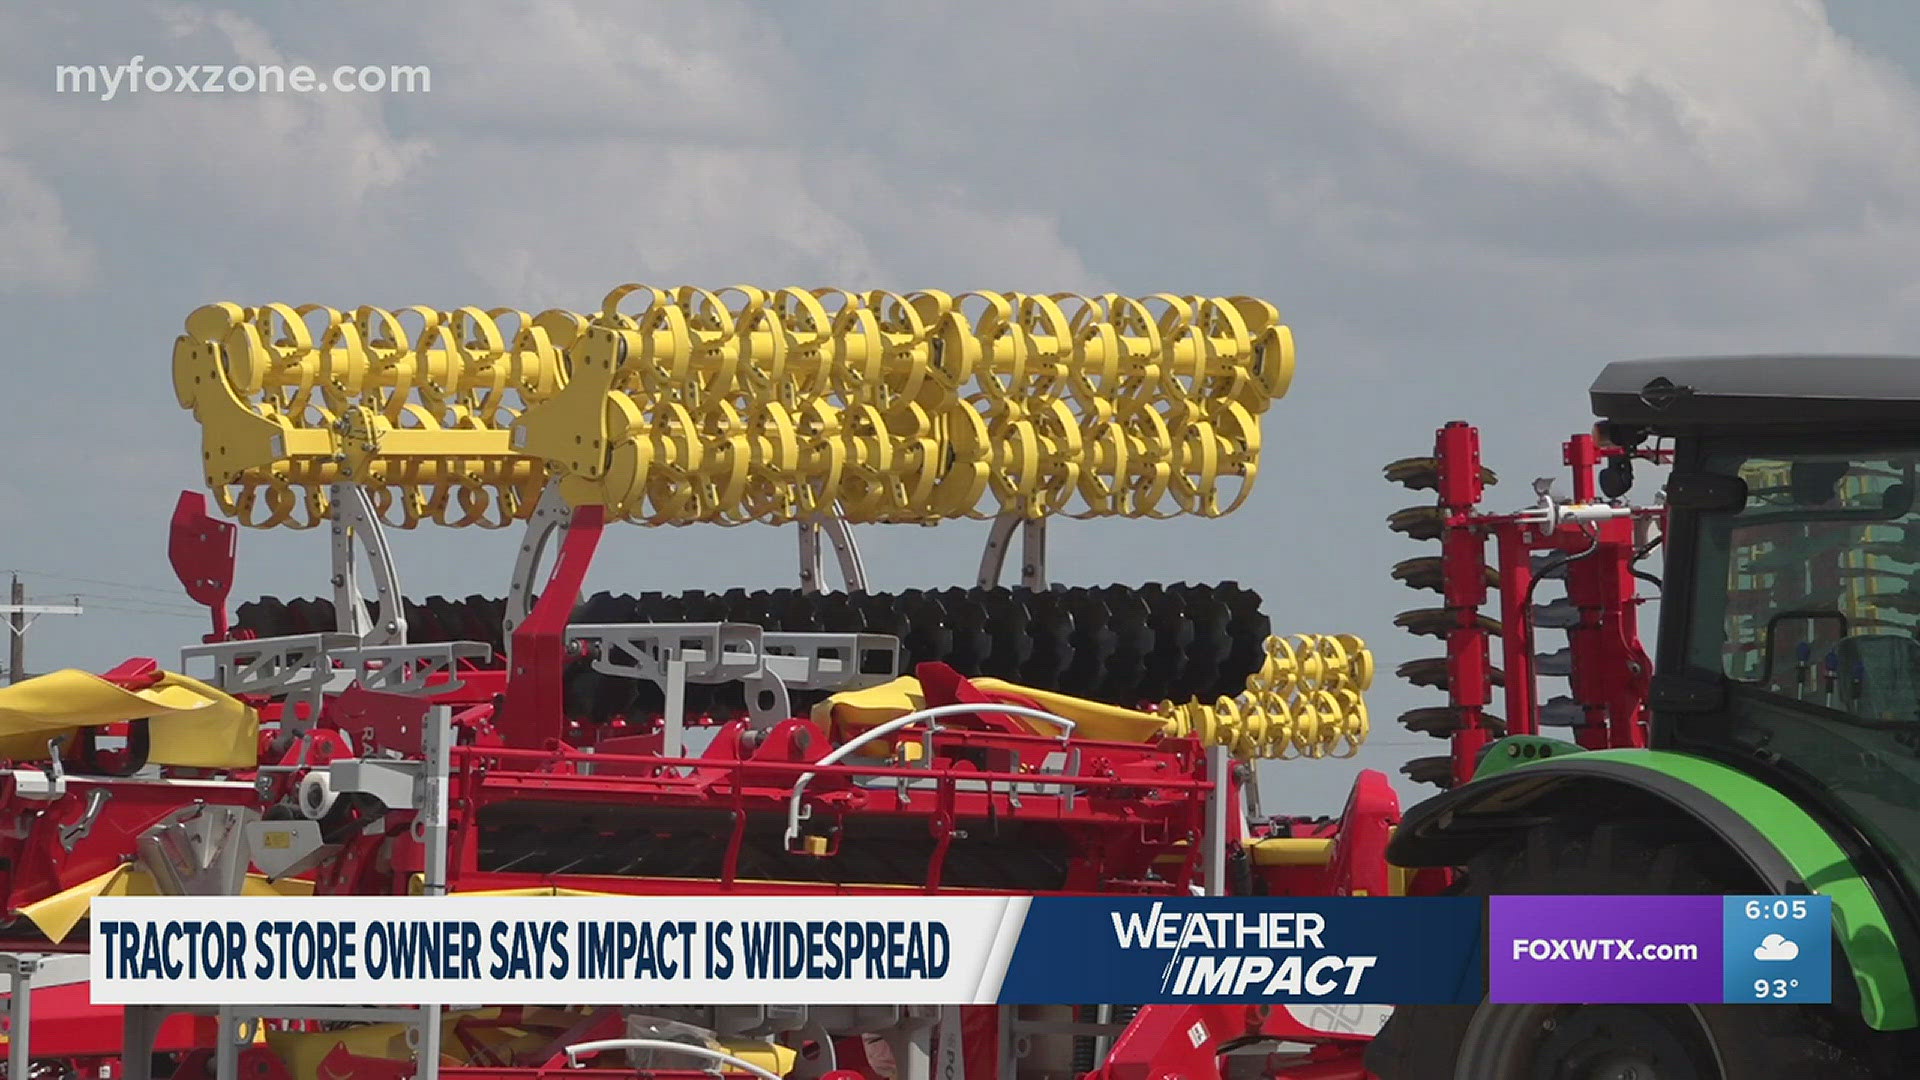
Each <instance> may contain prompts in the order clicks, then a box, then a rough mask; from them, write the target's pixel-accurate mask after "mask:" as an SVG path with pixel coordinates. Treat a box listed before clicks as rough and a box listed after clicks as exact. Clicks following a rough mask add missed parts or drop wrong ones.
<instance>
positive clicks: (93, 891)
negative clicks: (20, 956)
mask: <svg viewBox="0 0 1920 1080" xmlns="http://www.w3.org/2000/svg"><path fill="white" fill-rule="evenodd" d="M312 892H313V883H312V882H310V881H299V880H294V879H288V880H286V881H281V882H270V881H268V880H267V878H266V875H265V874H248V875H247V880H246V882H245V883H244V887H243V888H242V889H241V890H240V895H242V896H307V895H310V894H312ZM158 895H160V889H159V887H158V886H157V885H155V884H154V881H153V875H151V874H149V873H147V872H146V871H145V870H141V869H139V868H138V867H136V866H135V865H133V864H132V863H122V864H120V865H119V866H116V867H114V868H113V869H111V870H109V871H107V872H106V873H104V874H101V875H100V876H99V877H95V878H89V879H88V880H86V881H83V882H81V883H80V884H78V885H73V886H69V887H68V888H65V889H62V890H60V891H59V892H57V893H54V894H53V895H52V896H49V897H45V898H44V899H40V900H35V901H34V902H33V903H31V904H28V905H27V906H26V907H23V908H21V909H20V914H22V915H25V916H26V917H27V918H28V919H30V920H32V921H33V925H35V926H37V927H39V928H40V932H41V933H43V934H45V935H47V940H49V941H62V940H65V938H66V936H67V935H68V934H70V933H72V932H73V928H74V927H75V926H78V925H79V924H80V920H81V919H84V918H86V917H87V913H88V912H89V911H91V910H92V909H93V898H94V897H96V896H158Z"/></svg>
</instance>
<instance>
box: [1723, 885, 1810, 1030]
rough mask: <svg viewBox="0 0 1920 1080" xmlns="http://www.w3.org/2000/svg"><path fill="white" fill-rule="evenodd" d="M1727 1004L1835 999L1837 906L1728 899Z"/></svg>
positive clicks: (1792, 899)
mask: <svg viewBox="0 0 1920 1080" xmlns="http://www.w3.org/2000/svg"><path fill="white" fill-rule="evenodd" d="M1723 925H1724V931H1725V942H1724V946H1725V952H1724V957H1725V961H1724V962H1725V965H1726V970H1725V974H1726V1000H1727V1001H1729V1002H1739V1001H1768V1002H1792V1003H1796V1004H1802V1003H1804V1004H1818V1003H1824V1002H1828V1001H1831V1000H1832V997H1833V986H1832V984H1833V970H1832V962H1833V961H1832V957H1833V901H1832V900H1831V899H1829V898H1828V897H1825V896H1729V897H1727V898H1726V912H1725V921H1724V924H1723Z"/></svg>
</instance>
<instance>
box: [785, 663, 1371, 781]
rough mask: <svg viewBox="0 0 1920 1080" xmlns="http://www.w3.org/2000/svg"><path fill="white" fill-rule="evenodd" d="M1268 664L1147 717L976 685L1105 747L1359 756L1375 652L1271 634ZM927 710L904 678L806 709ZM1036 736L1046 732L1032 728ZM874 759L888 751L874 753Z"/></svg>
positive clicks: (1040, 693)
mask: <svg viewBox="0 0 1920 1080" xmlns="http://www.w3.org/2000/svg"><path fill="white" fill-rule="evenodd" d="M1265 653H1266V659H1265V661H1264V662H1263V663H1262V665H1261V668H1260V670H1259V671H1257V672H1255V673H1253V674H1252V675H1251V676H1249V677H1248V678H1247V688H1246V690H1245V691H1244V692H1242V693H1240V694H1238V695H1236V696H1233V697H1222V698H1220V699H1219V700H1217V701H1215V702H1214V703H1213V704H1211V705H1206V704H1202V703H1201V702H1198V701H1187V702H1173V701H1163V702H1161V703H1160V705H1159V707H1158V708H1157V709H1156V710H1155V711H1154V712H1141V711H1139V710H1137V709H1129V708H1125V707H1123V706H1119V705H1109V704H1106V703H1103V702H1097V701H1088V700H1086V699H1084V698H1076V697H1072V696H1070V695H1067V694H1061V693H1057V692H1054V691H1050V690H1037V689H1034V688H1033V687H1030V686H1020V685H1017V684H1014V683H1010V682H1006V681H1003V680H1000V679H990V678H984V677H982V678H974V679H971V680H970V681H971V682H972V683H973V685H974V686H975V687H976V688H978V689H980V690H984V691H987V692H988V693H1002V694H1014V695H1018V696H1021V697H1025V698H1028V699H1030V700H1032V701H1033V702H1035V703H1036V704H1038V705H1039V706H1040V707H1041V708H1043V709H1046V710H1048V711H1049V712H1052V713H1055V714H1057V715H1059V716H1063V717H1066V718H1067V719H1069V720H1072V721H1074V723H1075V725H1076V729H1075V730H1076V732H1077V733H1078V734H1080V735H1081V736H1083V737H1085V738H1089V739H1097V740H1101V741H1111V742H1151V741H1153V740H1154V739H1156V738H1159V737H1161V736H1162V735H1171V736H1174V737H1176V738H1191V739H1198V740H1199V741H1200V742H1202V743H1204V744H1205V745H1208V746H1216V745H1217V746H1225V747H1228V748H1229V749H1230V750H1232V751H1233V754H1234V756H1235V757H1237V758H1239V759H1241V760H1253V759H1256V758H1300V757H1305V758H1323V757H1339V758H1347V757H1352V756H1353V755H1355V754H1357V753H1359V752H1360V747H1361V746H1362V745H1363V744H1364V743H1365V742H1366V741H1367V735H1368V732H1369V731H1370V730H1371V727H1370V721H1369V718H1368V714H1367V702H1366V691H1367V689H1368V688H1369V687H1371V686H1372V685H1373V670H1374V663H1373V653H1372V652H1371V651H1369V650H1368V649H1367V646H1366V643H1365V642H1363V641H1361V640H1360V639H1359V638H1357V637H1354V636H1353V635H1351V634H1296V635H1294V636H1293V637H1290V638H1282V637H1270V638H1268V639H1267V641H1266V646H1265ZM924 708H926V697H925V695H924V694H923V693H922V692H921V689H920V683H919V681H918V680H917V679H915V678H913V677H912V676H910V675H903V676H901V677H900V678H897V679H894V680H893V681H891V682H888V683H885V684H883V685H880V686H874V687H868V688H866V689H863V690H849V691H843V692H841V693H838V694H834V695H832V696H830V697H828V698H826V699H825V700H824V701H822V702H820V704H818V705H816V706H814V709H813V719H814V721H815V722H816V723H820V724H823V725H824V724H832V723H838V724H840V725H843V726H847V727H852V728H866V727H873V726H876V725H879V724H883V723H885V722H887V721H889V720H894V719H897V718H899V717H902V716H905V715H907V714H908V713H912V712H917V711H919V710H921V709H924ZM1027 723H1028V725H1029V726H1031V727H1032V728H1033V729H1034V730H1035V731H1036V732H1041V733H1046V734H1052V733H1053V729H1052V728H1050V727H1048V726H1047V725H1045V724H1043V723H1041V722H1039V721H1027ZM877 752H878V753H882V754H884V753H886V752H887V750H886V748H885V747H880V748H879V749H878V750H877Z"/></svg>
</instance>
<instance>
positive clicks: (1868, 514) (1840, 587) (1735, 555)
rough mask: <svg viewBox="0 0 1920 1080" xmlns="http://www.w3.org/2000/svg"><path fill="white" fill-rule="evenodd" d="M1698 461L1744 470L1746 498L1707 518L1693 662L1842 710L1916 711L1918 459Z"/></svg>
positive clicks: (1722, 470)
mask: <svg viewBox="0 0 1920 1080" xmlns="http://www.w3.org/2000/svg"><path fill="white" fill-rule="evenodd" d="M1707 470H1708V471H1709V472H1714V473H1719V474H1722V475H1735V474H1737V475H1738V476H1740V478H1741V479H1742V480H1745V481H1746V483H1747V500H1746V505H1745V506H1744V507H1743V508H1742V509H1741V510H1740V511H1739V512H1737V513H1733V514H1713V515H1705V516H1706V518H1707V521H1706V526H1705V535H1703V536H1702V537H1701V541H1702V548H1703V550H1702V551H1701V557H1702V560H1701V561H1702V565H1701V569H1702V571H1703V573H1702V576H1701V579H1700V586H1701V590H1702V592H1703V593H1704V594H1705V595H1701V596H1699V597H1697V598H1696V603H1695V604H1694V608H1693V610H1694V612H1695V625H1694V627H1693V634H1692V635H1691V637H1692V641H1691V646H1692V647H1691V649H1690V652H1691V653H1692V656H1691V659H1692V661H1693V663H1694V664H1696V665H1698V666H1700V667H1705V668H1708V669H1710V670H1717V671H1720V672H1721V673H1723V674H1725V675H1726V676H1728V677H1729V678H1731V679H1733V680H1735V681H1736V682H1740V683H1746V684H1749V685H1752V686H1755V687H1757V688H1761V689H1764V690H1766V691H1769V692H1771V693H1775V694H1781V695H1784V696H1787V697H1792V698H1795V699H1798V700H1802V701H1807V702H1810V703H1814V704H1818V705H1822V706H1825V707H1828V708H1835V709H1839V710H1842V711H1845V712H1847V713H1849V714H1851V715H1855V716H1864V717H1872V718H1875V719H1884V720H1920V639H1916V633H1915V631H1916V628H1917V627H1920V588H1916V580H1917V578H1916V575H1917V574H1920V509H1916V505H1915V500H1914V497H1913V491H1914V487H1913V484H1914V458H1913V456H1910V455H1899V456H1892V455H1878V454H1875V455H1859V456H1840V455H1805V456H1795V457H1791V458H1787V457H1759V456H1751V457H1750V456H1746V455H1737V456H1735V455H1723V456H1721V458H1720V460H1718V461H1713V460H1710V461H1709V462H1708V465H1707ZM1709 567H1711V568H1713V569H1711V570H1710V569H1709ZM1700 601H1704V602H1700Z"/></svg>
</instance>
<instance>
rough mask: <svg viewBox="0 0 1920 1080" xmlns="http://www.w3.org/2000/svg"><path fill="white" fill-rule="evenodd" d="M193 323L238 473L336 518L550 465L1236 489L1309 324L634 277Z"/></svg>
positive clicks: (1115, 300) (229, 507) (1262, 308)
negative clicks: (567, 296) (581, 286)
mask: <svg viewBox="0 0 1920 1080" xmlns="http://www.w3.org/2000/svg"><path fill="white" fill-rule="evenodd" d="M186 331H187V332H186V333H185V334H184V335H182V336H181V337H180V339H179V340H178V342H176V346H175V353H174V383H175V390H176V395H177V397H178V399H179V402H180V404H181V406H182V407H183V408H186V409H189V410H191V411H192V412H193V413H194V415H195V417H196V418H197V419H198V420H199V422H200V424H201V428H202V435H203V440H202V441H203V456H204V464H205V469H206V473H207V481H208V484H209V485H210V486H211V487H212V489H213V490H214V492H215V493H216V495H217V496H218V497H219V500H220V504H221V506H222V508H223V509H224V510H226V511H227V512H228V513H230V514H233V515H235V516H237V517H239V518H240V519H241V521H242V522H243V523H244V524H247V525H250V526H262V527H264V526H290V527H296V528H299V527H311V526H313V525H315V524H318V523H319V521H321V520H323V519H324V517H325V515H326V513H327V510H328V506H327V501H326V494H325V491H326V487H327V485H329V484H332V483H336V482H343V481H344V482H353V483H358V484H362V485H365V486H366V487H367V488H368V489H369V491H370V492H371V493H372V495H373V497H374V500H375V504H376V508H377V509H378V510H379V512H380V513H381V515H382V517H383V518H384V519H385V520H386V521H388V522H389V523H390V524H394V525H398V526H402V527H408V526H413V525H416V524H419V523H421V522H423V521H432V522H435V523H439V524H448V525H481V526H500V525H505V524H508V523H511V522H514V521H518V520H522V519H524V518H525V517H526V516H527V514H528V513H529V512H530V511H531V509H532V507H533V505H534V503H535V502H536V500H537V495H538V492H539V490H540V488H541V487H542V486H543V484H544V483H545V482H546V481H547V479H548V478H549V476H558V477H560V478H562V480H563V491H564V492H565V494H566V495H567V497H568V498H569V500H570V501H572V502H573V503H575V504H576V505H579V504H585V503H595V504H600V505H604V506H605V507H606V508H607V509H608V511H609V513H610V516H612V517H614V518H616V519H625V520H631V521H637V522H642V523H648V524H688V523H692V522H714V523H719V524H740V523H744V522H749V521H764V522H785V521H792V520H797V519H803V518H807V517H811V516H815V515H818V514H821V513H824V512H827V511H837V512H839V513H841V514H843V515H844V516H845V517H847V518H848V519H849V520H851V521H854V522H896V521H897V522H933V521H940V520H947V519H954V518H981V517H987V516H994V515H999V514H1007V513H1015V514H1021V515H1026V516H1031V517H1042V516H1047V515H1052V514H1066V515H1071V516H1076V517H1108V516H1122V517H1170V516H1174V515H1177V514H1196V515H1201V516H1208V517H1212V516H1218V515H1220V514H1224V513H1228V512H1230V511H1232V510H1233V509H1235V508H1236V507H1237V506H1238V505H1239V504H1240V502H1241V501H1243V500H1244V499H1245V497H1246V495H1247V492H1248V491H1249V490H1250V489H1251V486H1252V482H1253V479H1254V476H1255V473H1256V472H1257V470H1258V461H1259V453H1260V426H1259V421H1260V416H1261V415H1262V414H1263V413H1264V412H1265V411H1266V409H1267V408H1268V406H1269V405H1270V404H1271V402H1272V401H1273V400H1274V399H1276V398H1278V397H1280V396H1282V395H1283V394H1284V393H1285V392H1286V390H1287V387H1288V385H1289V383H1290V382H1291V379H1292V372H1293V340H1292V334H1291V331H1290V330H1289V329H1288V328H1287V327H1286V326H1285V325H1284V324H1283V323H1282V322H1281V321H1280V318H1279V313H1278V311H1277V310H1276V309H1275V308H1274V307H1273V306H1272V305H1270V304H1268V303H1266V302H1264V301H1260V300H1254V299H1250V298H1246V297H1227V298H1207V297H1182V296H1174V295H1167V294H1163V295H1157V296H1152V297H1145V298H1131V297H1121V296H1100V297H1080V296H1073V295H1070V294H1052V295H1037V294H1024V293H993V292H977V293H966V294H960V295H951V294H947V293H940V292H915V293H891V292H880V291H875V292H866V293H856V292H848V291H844V290H834V289H814V290H807V289H777V290H765V289H758V288H752V287H744V286H742V287H735V288H730V289H725V290H720V291H717V292H715V291H708V290H704V289H697V288H691V287H682V288H674V289H663V288H656V287H652V286H645V285H623V286H621V287H619V288H617V289H614V290H613V291H612V292H610V293H609V294H608V295H607V297H606V298H605V300H604V301H603V303H602V304H601V306H600V309H599V310H598V311H596V312H593V313H590V314H582V313H575V312H567V311H546V312H541V313H539V314H538V315H529V314H528V313H526V312H522V311H517V310H512V309H487V310H481V309H478V308H462V309H458V310H454V311H437V310H432V309H427V308H407V309H398V310H387V309H381V308H371V307H362V308H357V309H354V310H351V311H346V310H338V309H333V308H326V307H318V306H304V307H292V306H289V305H284V304H268V305H264V306H261V307H258V308H243V307H240V306H238V305H235V304H214V305H210V306H208V307H204V308H201V309H200V310H198V311H196V312H194V313H193V314H192V315H191V316H190V317H189V318H188V320H187V327H186Z"/></svg>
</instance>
